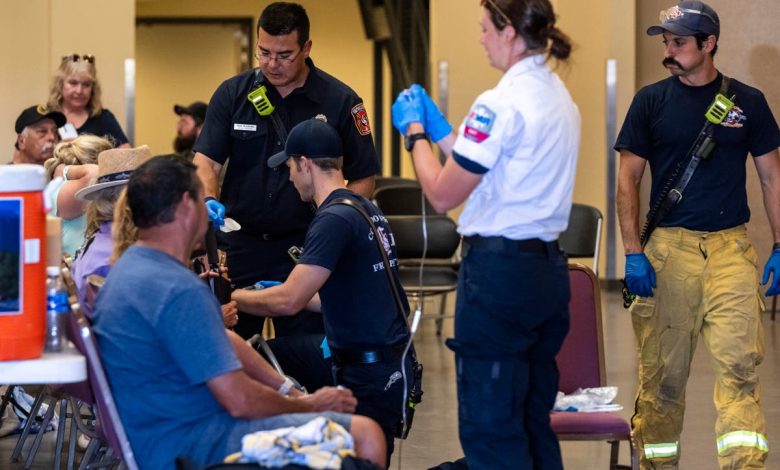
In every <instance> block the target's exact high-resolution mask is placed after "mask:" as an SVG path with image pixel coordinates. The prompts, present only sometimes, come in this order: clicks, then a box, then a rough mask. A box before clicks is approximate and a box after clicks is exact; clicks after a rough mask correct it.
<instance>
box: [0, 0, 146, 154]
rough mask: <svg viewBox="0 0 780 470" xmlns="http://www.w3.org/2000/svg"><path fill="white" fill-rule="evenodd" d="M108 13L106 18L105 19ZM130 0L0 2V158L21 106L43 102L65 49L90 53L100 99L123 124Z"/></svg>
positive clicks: (130, 51) (13, 135)
mask: <svg viewBox="0 0 780 470" xmlns="http://www.w3.org/2000/svg"><path fill="white" fill-rule="evenodd" d="M105 18H110V19H111V21H105V20H104V19H105ZM134 24H135V2H134V1H133V0H111V1H110V2H106V1H103V0H25V1H10V0H6V1H3V2H1V3H0V55H1V56H2V57H3V68H2V73H0V97H2V99H1V100H0V103H2V109H3V110H4V112H3V113H2V115H0V148H1V149H2V153H0V163H4V162H5V161H9V160H10V159H11V154H12V152H13V143H14V142H15V141H16V133H15V132H14V129H13V128H14V122H15V121H16V118H17V117H18V116H19V113H20V112H21V110H22V109H24V108H26V107H27V106H31V105H33V104H41V103H44V102H46V99H47V97H48V87H49V80H50V78H51V76H52V74H53V72H54V70H56V68H57V66H58V65H59V62H60V59H61V57H62V56H63V55H65V54H72V53H74V52H78V53H82V54H84V53H86V54H94V55H95V56H96V58H97V62H96V65H97V69H98V78H99V79H100V83H101V85H102V87H103V102H104V104H105V106H106V107H107V108H109V109H111V111H113V112H114V114H116V116H117V119H119V122H120V124H122V125H124V115H125V105H124V60H125V58H128V57H133V55H134V52H133V51H134V47H135V46H134V43H135V35H134Z"/></svg>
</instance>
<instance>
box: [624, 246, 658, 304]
mask: <svg viewBox="0 0 780 470" xmlns="http://www.w3.org/2000/svg"><path fill="white" fill-rule="evenodd" d="M626 285H627V286H628V290H630V291H631V293H632V294H636V295H638V296H641V297H652V296H653V288H654V287H655V269H653V266H652V265H651V264H650V260H649V259H647V256H645V254H644V253H631V254H627V255H626Z"/></svg>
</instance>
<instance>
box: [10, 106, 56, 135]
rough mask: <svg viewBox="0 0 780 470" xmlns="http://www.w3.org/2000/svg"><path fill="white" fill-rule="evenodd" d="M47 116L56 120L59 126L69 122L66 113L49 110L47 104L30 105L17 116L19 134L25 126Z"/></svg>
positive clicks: (15, 127)
mask: <svg viewBox="0 0 780 470" xmlns="http://www.w3.org/2000/svg"><path fill="white" fill-rule="evenodd" d="M47 118H48V119H51V120H52V121H54V123H55V124H57V127H62V126H64V125H65V123H66V122H68V120H67V119H65V115H64V114H62V113H61V112H59V111H49V110H48V109H47V108H46V106H43V105H38V106H30V107H29V108H27V109H25V110H24V111H22V114H20V115H19V117H18V118H16V125H15V126H14V129H15V130H16V133H17V134H21V133H22V131H23V130H24V128H25V127H27V126H32V125H33V124H35V123H36V122H39V121H41V120H43V119H47Z"/></svg>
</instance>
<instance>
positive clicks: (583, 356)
mask: <svg viewBox="0 0 780 470" xmlns="http://www.w3.org/2000/svg"><path fill="white" fill-rule="evenodd" d="M569 282H570V284H571V301H570V302H569V315H570V318H571V320H570V326H569V334H568V335H567V336H566V339H565V340H564V342H563V346H562V347H561V351H560V352H559V353H558V356H557V357H556V362H557V364H558V371H559V373H560V379H559V385H558V388H559V389H560V390H561V391H562V392H564V393H571V392H574V391H575V390H577V389H578V388H589V387H603V386H604V385H606V371H605V368H604V338H603V333H602V328H601V296H600V294H599V284H598V279H597V278H596V275H595V274H594V273H593V271H592V270H591V269H590V268H588V267H586V266H583V265H581V264H574V263H572V264H569ZM550 421H551V424H552V429H553V431H555V433H556V434H557V435H558V439H560V440H562V441H567V440H572V441H607V442H608V443H609V444H610V445H611V452H610V463H609V469H610V470H617V469H632V470H636V469H638V468H639V462H638V460H637V455H636V453H635V452H634V447H633V445H632V442H631V427H630V425H629V424H628V421H626V420H625V419H623V418H622V417H621V416H620V415H618V414H616V413H610V412H597V413H580V412H566V411H562V412H553V413H552V414H551V415H550ZM620 441H628V443H629V448H630V450H631V466H630V467H629V466H625V465H618V453H619V451H620Z"/></svg>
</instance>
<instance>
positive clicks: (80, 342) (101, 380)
mask: <svg viewBox="0 0 780 470" xmlns="http://www.w3.org/2000/svg"><path fill="white" fill-rule="evenodd" d="M69 317H70V318H69V321H70V323H71V329H72V332H73V334H72V336H71V340H72V341H73V343H74V344H75V345H76V349H78V350H79V352H80V353H81V354H83V355H84V356H85V357H86V358H87V376H88V377H89V384H90V386H91V387H92V391H93V393H94V397H95V404H96V405H97V434H98V439H100V441H103V442H105V443H106V444H108V446H109V448H110V450H111V451H112V452H113V453H114V454H115V455H116V456H118V457H119V458H121V460H122V462H123V463H124V465H125V467H127V469H128V470H138V464H137V463H136V461H135V457H134V455H133V450H132V449H131V448H130V441H129V440H128V438H127V434H126V433H125V429H124V427H123V426H122V421H121V420H120V419H119V412H118V411H117V409H116V404H115V403H114V398H113V395H112V394H111V387H110V386H109V384H108V378H107V377H106V374H105V371H104V370H103V363H102V361H101V360H100V353H99V351H98V347H97V341H96V339H95V335H94V333H93V331H92V328H91V327H90V325H89V322H88V321H87V319H86V317H85V316H84V314H83V313H82V312H81V309H80V308H79V307H78V304H76V305H75V308H73V311H72V312H71V315H69ZM97 450H98V444H97V442H94V440H93V442H90V445H89V447H88V448H87V452H86V453H85V455H84V461H89V460H90V459H91V458H92V456H93V455H94V453H95V451H97ZM106 457H107V458H110V457H111V455H110V453H109V454H108V455H107V456H106Z"/></svg>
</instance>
